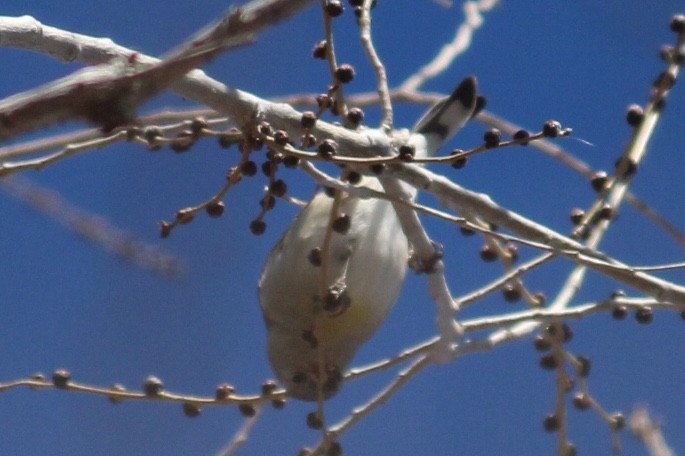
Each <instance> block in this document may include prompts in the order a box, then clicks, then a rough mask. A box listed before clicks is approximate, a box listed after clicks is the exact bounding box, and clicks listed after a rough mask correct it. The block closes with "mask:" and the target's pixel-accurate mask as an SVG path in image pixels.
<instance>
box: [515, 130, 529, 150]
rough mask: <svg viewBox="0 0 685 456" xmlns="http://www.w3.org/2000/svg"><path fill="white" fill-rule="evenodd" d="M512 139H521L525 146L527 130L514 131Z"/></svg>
mask: <svg viewBox="0 0 685 456" xmlns="http://www.w3.org/2000/svg"><path fill="white" fill-rule="evenodd" d="M513 138H514V140H516V141H521V145H522V146H527V145H528V141H526V140H527V139H528V138H530V133H528V131H527V130H519V131H517V132H516V133H514V136H513Z"/></svg>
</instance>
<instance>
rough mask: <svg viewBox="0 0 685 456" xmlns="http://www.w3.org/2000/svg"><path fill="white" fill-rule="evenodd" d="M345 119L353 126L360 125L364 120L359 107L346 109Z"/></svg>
mask: <svg viewBox="0 0 685 456" xmlns="http://www.w3.org/2000/svg"><path fill="white" fill-rule="evenodd" d="M347 121H348V122H349V123H350V124H351V125H352V126H354V127H357V126H359V125H361V123H362V122H363V121H364V111H362V110H361V109H360V108H350V109H349V110H348V111H347Z"/></svg>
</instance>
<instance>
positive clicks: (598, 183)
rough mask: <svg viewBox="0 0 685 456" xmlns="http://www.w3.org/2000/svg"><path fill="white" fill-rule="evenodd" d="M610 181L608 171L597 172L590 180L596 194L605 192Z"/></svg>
mask: <svg viewBox="0 0 685 456" xmlns="http://www.w3.org/2000/svg"><path fill="white" fill-rule="evenodd" d="M608 180H609V176H607V173H606V171H597V172H596V173H594V174H593V175H592V177H591V178H590V184H591V185H592V188H593V189H594V190H595V191H596V192H601V191H602V190H604V187H605V186H606V184H607V182H608Z"/></svg>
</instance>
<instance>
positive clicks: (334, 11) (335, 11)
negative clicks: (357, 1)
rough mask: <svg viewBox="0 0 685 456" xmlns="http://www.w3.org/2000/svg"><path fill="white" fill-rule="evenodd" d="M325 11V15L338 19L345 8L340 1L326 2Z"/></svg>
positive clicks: (331, 0) (330, 0) (329, 0)
mask: <svg viewBox="0 0 685 456" xmlns="http://www.w3.org/2000/svg"><path fill="white" fill-rule="evenodd" d="M325 9H326V14H328V15H329V16H331V17H338V16H340V15H341V14H342V13H343V12H344V11H345V7H343V4H342V2H341V1H340V0H328V1H327V2H326V6H325Z"/></svg>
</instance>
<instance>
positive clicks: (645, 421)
mask: <svg viewBox="0 0 685 456" xmlns="http://www.w3.org/2000/svg"><path fill="white" fill-rule="evenodd" d="M629 425H630V430H631V431H632V432H633V434H634V435H635V436H636V437H637V438H638V439H640V440H642V442H643V444H644V445H645V448H646V449H647V451H648V452H649V455H650V456H674V455H675V453H674V452H673V450H672V449H671V448H670V447H669V446H668V442H667V441H666V439H665V437H664V434H663V432H662V431H661V425H660V424H659V423H658V422H656V421H654V419H653V418H652V417H651V416H650V413H649V410H647V409H646V408H644V407H640V408H637V409H635V410H634V411H633V413H632V414H631V415H630V419H629Z"/></svg>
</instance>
